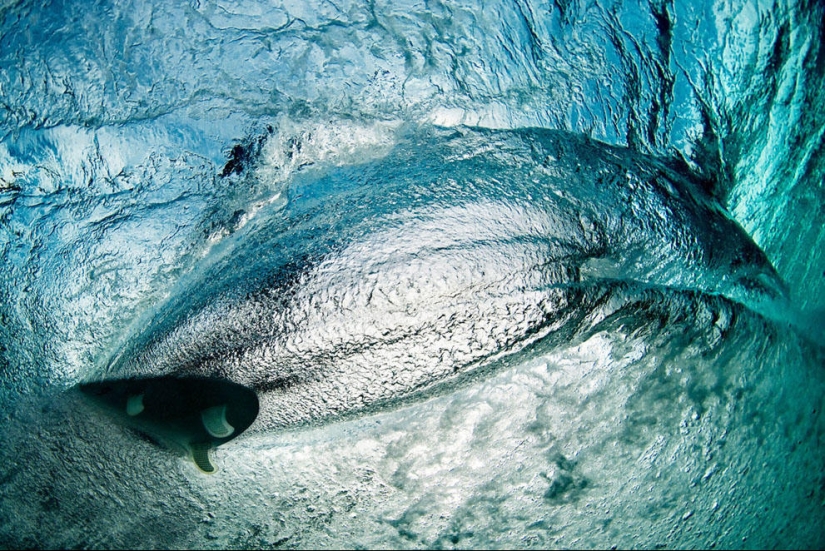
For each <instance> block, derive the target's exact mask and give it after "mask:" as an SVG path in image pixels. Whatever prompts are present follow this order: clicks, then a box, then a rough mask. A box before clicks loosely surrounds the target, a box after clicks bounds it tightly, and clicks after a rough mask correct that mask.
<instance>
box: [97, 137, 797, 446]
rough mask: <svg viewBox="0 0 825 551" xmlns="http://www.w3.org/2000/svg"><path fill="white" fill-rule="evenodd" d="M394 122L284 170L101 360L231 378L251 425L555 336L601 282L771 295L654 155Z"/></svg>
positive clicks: (427, 386)
mask: <svg viewBox="0 0 825 551" xmlns="http://www.w3.org/2000/svg"><path fill="white" fill-rule="evenodd" d="M407 132H408V133H407V134H406V135H405V136H402V137H401V139H399V143H398V145H397V146H396V147H395V149H394V150H393V151H392V152H391V153H390V154H388V155H387V156H385V157H383V158H382V159H379V160H372V161H368V162H365V163H363V164H360V165H354V166H343V167H329V166H327V167H318V168H315V169H312V170H306V171H304V172H302V173H301V174H298V175H297V176H296V177H295V178H294V180H293V181H292V182H291V183H290V185H289V189H288V190H287V194H288V199H287V203H286V206H283V207H279V209H277V210H275V209H273V210H272V211H271V212H269V213H266V212H263V211H262V212H261V213H259V214H258V215H257V218H258V219H257V220H256V221H254V223H250V224H249V225H248V226H247V227H245V228H244V230H243V231H242V232H239V235H237V236H234V239H235V241H234V248H232V249H231V250H230V251H229V252H228V253H227V254H225V256H224V257H223V258H221V259H220V260H219V261H216V262H212V263H211V264H209V265H208V266H207V267H205V268H203V269H202V270H200V271H197V270H196V273H197V277H195V278H194V279H193V280H192V281H191V282H190V283H188V284H187V285H186V286H184V287H183V288H182V289H180V290H179V291H178V292H177V293H176V295H175V296H174V297H173V299H172V300H171V301H170V303H169V304H167V305H165V306H164V307H163V308H162V309H161V310H160V313H159V314H158V316H157V317H156V318H155V319H153V320H151V321H150V322H149V323H148V324H147V328H146V330H145V331H143V332H142V333H140V334H138V335H136V336H135V337H134V338H133V339H132V342H131V344H130V346H129V347H127V348H125V349H124V350H123V351H122V355H121V356H120V357H119V359H118V360H117V361H115V362H113V364H112V365H111V366H110V368H109V371H110V372H111V373H112V374H114V375H120V376H123V375H124V374H127V375H131V374H135V373H152V374H165V373H176V374H190V375H194V374H198V375H208V376H219V377H224V378H227V379H230V380H233V381H236V382H238V383H241V384H243V385H246V386H249V387H250V388H254V389H256V391H258V393H259V395H260V400H261V415H260V416H259V418H258V420H257V421H256V422H255V424H254V426H253V430H268V429H274V428H279V427H287V426H290V425H295V424H301V423H309V422H318V421H321V420H324V419H329V418H333V417H336V416H339V415H341V414H345V413H350V412H356V411H368V410H370V409H373V408H375V407H383V406H384V405H387V404H392V403H397V402H398V401H399V400H401V399H406V398H409V397H410V396H413V395H426V394H427V393H428V392H429V391H430V390H431V389H433V388H434V387H438V386H439V385H444V384H448V383H450V382H456V381H459V380H461V379H466V378H468V377H473V376H475V375H477V374H480V373H485V372H488V371H489V369H490V368H492V367H494V366H496V365H502V364H504V363H506V361H507V359H508V358H509V357H511V356H513V355H514V354H517V353H520V352H521V351H524V350H528V349H530V347H531V346H532V345H534V344H536V343H539V342H544V341H546V342H550V343H551V344H552V342H554V340H555V339H561V340H563V339H565V338H566V336H568V335H570V334H571V333H572V332H574V331H575V330H576V328H577V327H578V326H579V324H580V323H581V322H582V320H584V319H585V318H586V317H587V316H588V315H589V314H590V313H591V312H592V311H593V308H594V306H595V305H596V304H598V303H599V302H600V301H602V300H603V299H604V297H605V295H606V293H608V292H609V291H610V289H613V288H615V287H616V286H617V285H621V286H631V287H632V286H636V287H637V288H639V289H643V288H646V287H654V288H659V289H661V288H664V289H673V290H676V291H685V290H687V291H698V292H702V293H710V294H718V295H724V296H726V297H728V298H730V299H733V300H736V301H740V302H744V303H746V304H747V303H748V302H749V301H752V300H753V299H754V298H757V299H758V298H760V297H770V296H772V295H776V294H781V290H780V282H779V280H778V278H777V276H776V274H775V272H774V270H773V268H772V267H771V265H770V263H769V262H768V261H767V259H766V258H765V256H764V254H763V253H762V252H761V251H760V250H759V249H758V248H757V247H756V245H755V244H754V243H753V242H752V241H751V240H750V239H749V238H748V237H747V235H746V234H745V232H744V231H743V230H742V229H741V228H739V227H738V226H737V225H736V224H735V223H734V222H732V221H731V220H730V219H729V218H728V217H727V216H726V215H725V213H724V211H723V210H722V209H721V207H719V205H718V204H716V203H715V202H714V200H713V199H712V198H710V197H709V196H706V195H705V194H704V193H703V192H702V189H701V186H700V185H699V183H698V182H696V181H694V180H692V179H691V177H690V175H688V174H683V173H680V171H679V170H677V169H674V168H673V167H670V166H668V165H666V164H664V163H662V162H660V161H657V160H655V159H651V158H647V157H643V156H641V155H638V154H635V153H632V152H630V151H628V150H625V149H621V148H615V147H609V146H605V145H602V144H599V143H596V142H592V141H589V140H587V139H584V138H581V137H577V136H574V135H571V134H567V133H563V132H551V131H542V130H530V131H482V130H470V129H461V130H455V129H452V130H449V131H447V130H443V129H434V128H425V129H416V130H413V131H411V130H408V131H407ZM257 162H264V161H263V160H260V159H259V160H257ZM251 173H252V174H254V173H253V172H251ZM755 302H758V300H757V301H755ZM550 337H552V338H550ZM547 339H549V340H547ZM555 342H558V341H555Z"/></svg>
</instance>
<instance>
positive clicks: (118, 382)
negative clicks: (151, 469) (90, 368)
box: [79, 376, 258, 474]
mask: <svg viewBox="0 0 825 551" xmlns="http://www.w3.org/2000/svg"><path fill="white" fill-rule="evenodd" d="M79 388H80V390H81V391H82V392H83V393H84V394H86V395H87V396H89V397H91V398H92V399H93V400H94V401H95V403H97V404H99V405H100V406H103V408H104V409H105V410H106V411H107V412H109V413H111V414H112V415H113V416H114V417H115V418H116V419H118V420H119V421H121V422H123V423H124V424H126V425H127V426H130V427H132V428H134V429H136V430H138V431H140V432H141V433H143V434H145V435H147V436H149V437H150V439H151V440H153V441H154V442H156V443H159V444H161V445H164V446H166V447H168V448H170V449H171V450H173V451H175V452H178V453H181V454H183V455H188V456H189V457H191V458H192V460H193V461H194V462H195V464H196V465H197V466H198V468H199V469H200V470H201V471H203V472H205V473H210V474H211V473H214V472H215V470H216V469H215V467H214V466H213V465H212V462H211V461H210V459H209V450H210V449H212V448H215V447H217V446H220V445H221V444H224V443H225V442H228V441H229V440H232V439H233V438H235V437H236V436H238V435H239V434H241V433H242V432H243V431H244V430H246V429H247V428H248V427H249V425H251V424H252V422H253V421H254V420H255V418H256V417H257V416H258V397H257V395H256V394H255V392H253V391H252V390H250V389H248V388H246V387H244V386H242V385H239V384H237V383H233V382H230V381H227V380H223V379H210V378H203V377H175V376H163V377H151V378H133V379H115V380H107V381H100V382H94V383H84V384H81V385H80V386H79Z"/></svg>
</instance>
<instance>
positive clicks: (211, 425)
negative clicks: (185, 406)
mask: <svg viewBox="0 0 825 551" xmlns="http://www.w3.org/2000/svg"><path fill="white" fill-rule="evenodd" d="M201 421H202V422H203V428H205V429H206V432H208V433H209V434H210V436H212V437H214V438H226V437H227V436H231V435H232V433H233V432H235V427H233V426H232V425H230V424H229V422H228V421H227V420H226V404H223V405H222V406H215V407H211V408H207V409H205V410H203V411H202V412H201Z"/></svg>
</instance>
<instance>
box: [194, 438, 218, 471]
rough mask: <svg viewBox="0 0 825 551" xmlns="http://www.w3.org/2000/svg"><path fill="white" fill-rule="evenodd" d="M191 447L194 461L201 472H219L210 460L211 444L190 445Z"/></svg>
mask: <svg viewBox="0 0 825 551" xmlns="http://www.w3.org/2000/svg"><path fill="white" fill-rule="evenodd" d="M189 447H190V449H191V451H192V460H193V461H194V462H195V465H197V467H198V469H200V470H201V472H203V473H206V474H215V472H217V470H218V469H216V468H215V466H214V465H213V464H212V461H210V459H209V450H210V449H212V446H211V445H210V444H208V443H206V442H201V443H194V444H190V446H189Z"/></svg>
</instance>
